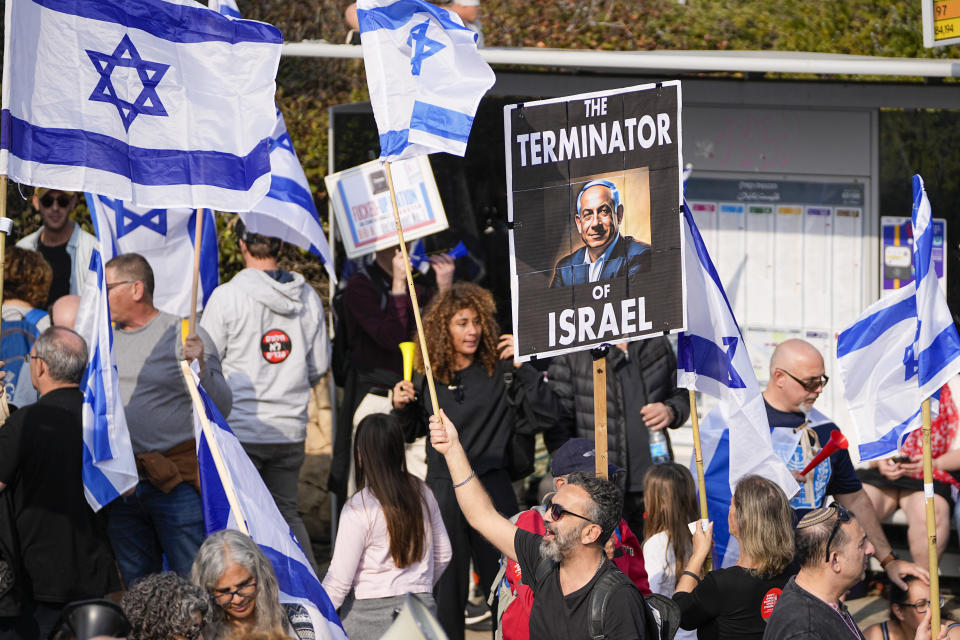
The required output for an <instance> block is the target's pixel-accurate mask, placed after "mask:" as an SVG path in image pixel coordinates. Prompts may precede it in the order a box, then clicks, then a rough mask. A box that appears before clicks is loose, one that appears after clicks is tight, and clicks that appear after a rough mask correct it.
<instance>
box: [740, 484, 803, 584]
mask: <svg viewBox="0 0 960 640" xmlns="http://www.w3.org/2000/svg"><path fill="white" fill-rule="evenodd" d="M733 506H734V507H735V508H736V510H737V515H736V522H737V541H738V542H739V543H740V553H741V554H745V555H747V556H749V557H750V559H751V560H753V562H755V563H756V565H757V566H756V572H757V573H758V574H760V576H762V577H764V578H769V577H773V576H775V575H777V574H779V573H780V572H781V571H783V570H784V569H786V568H787V565H788V564H790V561H791V560H792V559H793V512H792V510H791V509H790V501H789V500H787V496H786V494H784V493H783V489H781V488H780V487H779V486H777V484H776V483H774V482H771V481H770V480H767V479H766V478H763V477H761V476H746V477H744V478H741V479H740V482H738V483H737V488H736V489H735V490H734V492H733Z"/></svg>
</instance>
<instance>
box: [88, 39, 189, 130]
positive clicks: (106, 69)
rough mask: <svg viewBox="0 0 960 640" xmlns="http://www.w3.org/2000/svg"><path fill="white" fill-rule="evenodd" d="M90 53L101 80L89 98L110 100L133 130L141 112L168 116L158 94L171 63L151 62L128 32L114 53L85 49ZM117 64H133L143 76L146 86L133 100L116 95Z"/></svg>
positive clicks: (128, 65)
mask: <svg viewBox="0 0 960 640" xmlns="http://www.w3.org/2000/svg"><path fill="white" fill-rule="evenodd" d="M86 52H87V55H88V56H90V61H91V62H92V63H93V66H94V68H95V69H96V70H97V73H99V74H100V81H99V82H98V83H97V86H96V87H95V88H94V90H93V93H92V94H90V98H89V99H90V100H93V101H94V102H108V103H110V104H112V105H113V106H115V107H116V108H117V112H118V113H119V114H120V120H121V121H122V122H123V128H124V129H125V130H127V131H129V130H130V125H131V124H133V121H134V119H135V118H136V117H137V116H138V115H141V114H143V115H145V116H166V115H167V110H166V109H164V108H163V104H161V102H160V96H158V95H157V85H158V84H160V80H161V78H163V74H165V73H166V72H167V69H169V68H170V65H168V64H161V63H159V62H148V61H146V60H144V59H143V58H141V57H140V52H139V51H137V48H136V47H134V46H133V42H132V41H131V40H130V36H129V35H124V36H123V39H122V40H120V44H118V45H117V48H116V49H114V50H113V53H111V54H106V53H102V52H100V51H91V50H90V49H87V50H86ZM117 67H130V68H133V69H136V71H137V75H138V76H139V77H140V83H141V84H142V85H143V88H142V89H141V90H140V95H138V96H137V99H136V100H134V101H133V102H130V101H129V100H124V99H122V98H121V97H120V96H119V95H117V90H116V88H115V87H114V86H113V80H112V78H111V76H112V75H113V70H114V69H116V68H117Z"/></svg>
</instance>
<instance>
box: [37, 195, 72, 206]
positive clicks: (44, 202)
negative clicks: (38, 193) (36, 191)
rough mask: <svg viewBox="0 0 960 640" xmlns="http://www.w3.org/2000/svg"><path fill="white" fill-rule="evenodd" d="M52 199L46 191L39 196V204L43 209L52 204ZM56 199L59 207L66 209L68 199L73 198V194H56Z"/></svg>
mask: <svg viewBox="0 0 960 640" xmlns="http://www.w3.org/2000/svg"><path fill="white" fill-rule="evenodd" d="M53 200H54V198H53V196H52V195H50V194H49V193H48V194H46V195H45V196H43V197H42V198H40V205H41V206H42V207H43V208H44V209H49V208H50V207H51V206H53ZM56 200H57V204H58V205H60V208H61V209H66V208H67V206H68V205H69V204H70V201H71V200H73V196H68V195H63V194H61V195H59V196H57V198H56Z"/></svg>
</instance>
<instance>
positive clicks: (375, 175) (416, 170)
mask: <svg viewBox="0 0 960 640" xmlns="http://www.w3.org/2000/svg"><path fill="white" fill-rule="evenodd" d="M391 168H392V170H393V183H394V189H395V190H396V193H397V207H398V209H399V211H400V221H401V222H402V223H403V237H404V239H406V240H416V239H417V238H422V237H424V236H428V235H430V234H431V233H436V232H438V231H443V230H444V229H446V228H447V226H448V225H447V216H446V214H445V213H444V211H443V203H442V202H440V193H439V192H438V191H437V183H436V182H435V181H434V179H433V170H432V169H431V168H430V160H429V159H427V156H417V157H415V158H409V159H407V160H399V161H396V162H393V163H391ZM324 180H325V182H326V185H327V193H329V194H330V201H331V202H332V203H333V211H334V214H335V215H336V216H337V226H338V227H339V228H340V238H341V239H342V240H343V247H344V250H345V251H346V252H347V257H348V258H350V259H353V258H357V257H359V256H362V255H365V254H368V253H372V252H374V251H379V250H380V249H386V248H388V247H393V246H396V245H397V243H398V240H397V227H396V224H395V222H394V219H393V205H392V203H391V202H390V187H389V185H388V184H387V173H386V169H385V168H384V165H383V162H381V161H380V160H374V161H373V162H367V163H365V164H361V165H358V166H356V167H352V168H350V169H347V170H345V171H340V172H338V173H331V174H330V175H328V176H327V177H326V178H325V179H324Z"/></svg>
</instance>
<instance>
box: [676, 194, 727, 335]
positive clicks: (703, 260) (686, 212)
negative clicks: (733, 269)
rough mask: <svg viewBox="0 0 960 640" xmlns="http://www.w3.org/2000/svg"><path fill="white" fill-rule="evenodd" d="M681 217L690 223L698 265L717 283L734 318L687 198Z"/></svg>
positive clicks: (684, 201)
mask: <svg viewBox="0 0 960 640" xmlns="http://www.w3.org/2000/svg"><path fill="white" fill-rule="evenodd" d="M683 217H684V218H686V219H687V223H688V224H689V225H690V234H691V235H692V236H693V246H694V248H695V249H696V250H697V258H698V259H699V261H700V266H702V267H703V270H704V271H706V272H707V274H708V275H709V276H710V279H711V280H713V283H714V284H715V285H717V289H719V290H720V293H721V294H722V295H723V301H724V302H726V303H727V309H728V310H729V311H730V317H731V318H736V315H735V314H734V313H733V307H731V306H730V301H729V300H727V292H726V291H725V290H724V288H723V283H722V282H720V274H718V273H717V270H716V268H714V266H713V260H711V259H710V253H709V252H708V251H707V245H705V244H704V243H703V237H702V236H701V235H700V229H699V228H698V227H697V223H696V221H695V220H694V219H693V213H691V212H690V207H689V206H687V200H686V198H684V200H683Z"/></svg>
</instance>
